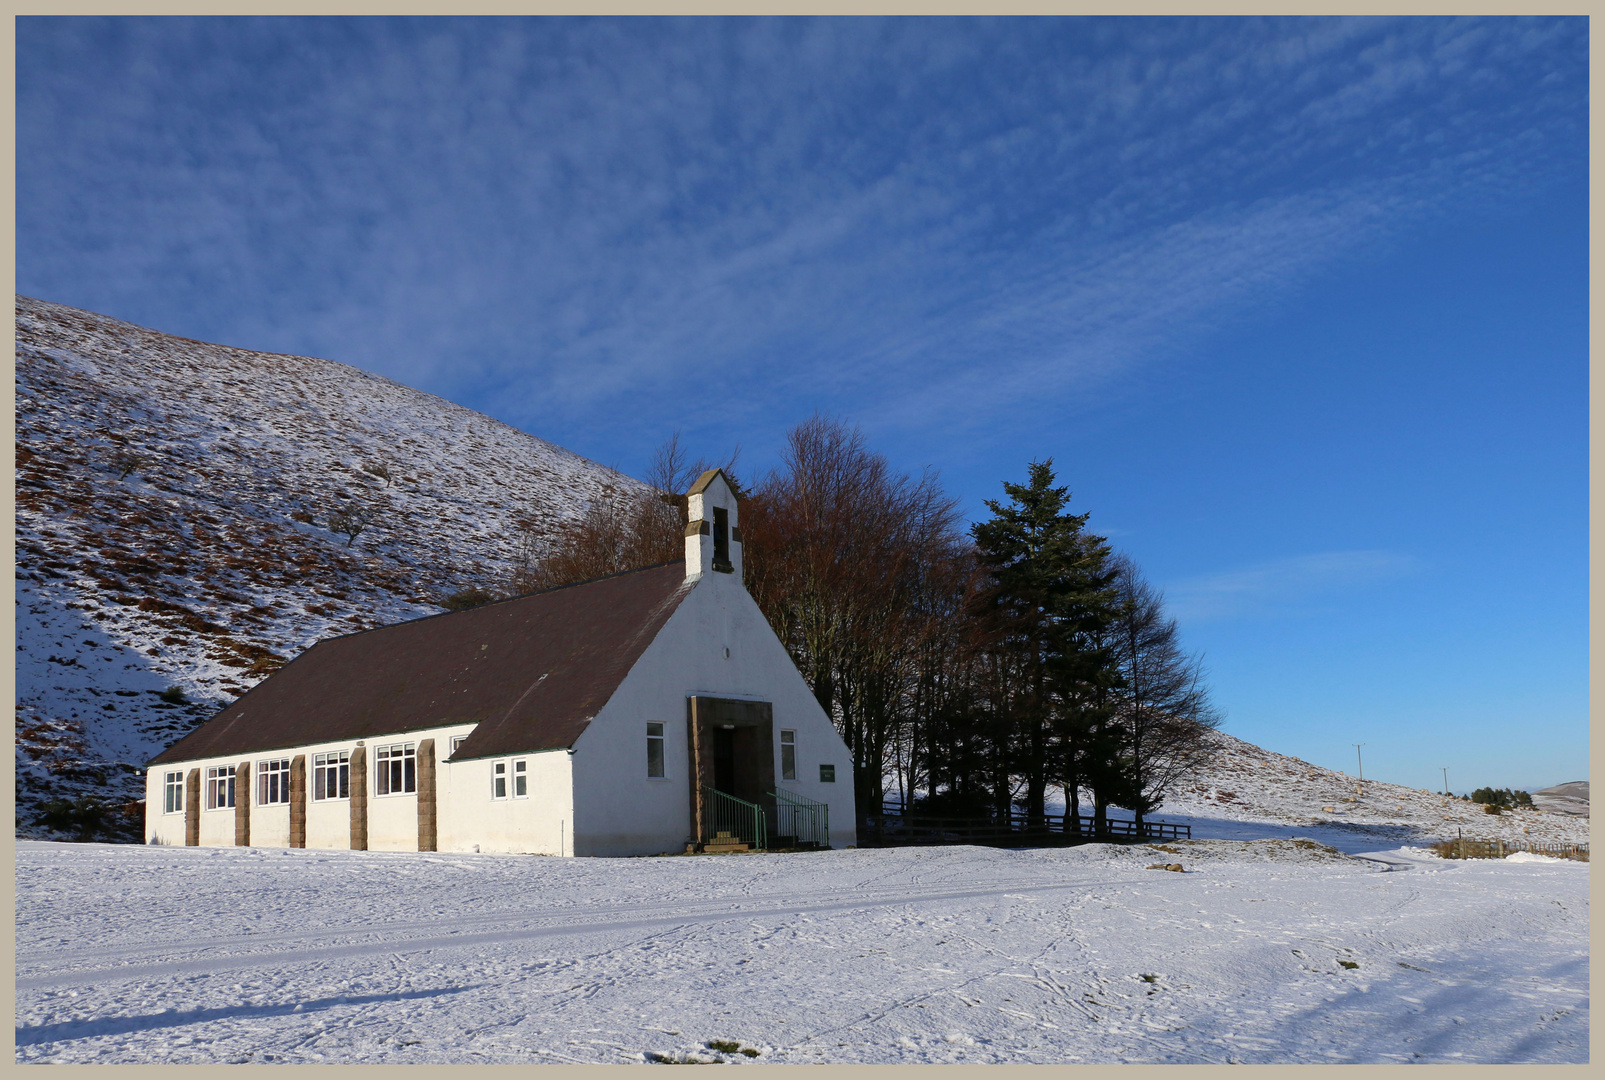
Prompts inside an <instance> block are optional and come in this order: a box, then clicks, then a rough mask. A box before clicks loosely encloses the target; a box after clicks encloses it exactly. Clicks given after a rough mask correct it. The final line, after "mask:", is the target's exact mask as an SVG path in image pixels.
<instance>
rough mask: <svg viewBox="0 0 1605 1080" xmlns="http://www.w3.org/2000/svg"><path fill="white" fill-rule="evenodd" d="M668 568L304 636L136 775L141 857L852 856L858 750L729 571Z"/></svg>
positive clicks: (720, 477) (731, 518)
mask: <svg viewBox="0 0 1605 1080" xmlns="http://www.w3.org/2000/svg"><path fill="white" fill-rule="evenodd" d="M689 517H690V521H691V523H690V524H689V525H688V526H687V527H686V537H685V556H686V557H685V561H684V562H674V563H667V564H664V565H660V566H653V567H648V568H646V569H642V570H633V571H629V572H626V573H621V574H614V575H612V576H610V577H605V578H599V579H597V580H595V581H589V582H584V583H582V584H578V585H570V586H566V587H563V588H558V589H549V590H546V591H544V592H538V593H532V594H530V595H527V596H520V597H515V598H513V599H510V600H502V601H499V602H495V603H490V604H485V605H483V606H481V607H476V608H472V609H470V610H467V611H458V612H450V613H446V614H442V615H434V616H430V617H427V618H422V619H416V620H413V621H411V622H405V623H398V624H396V625H393V626H386V627H381V628H378V629H375V630H367V631H363V632H360V633H355V634H350V635H346V636H344V637H338V638H331V639H328V640H326V641H320V642H319V643H317V644H316V645H314V646H313V647H312V648H310V649H308V650H307V651H306V652H304V653H302V654H301V655H300V656H298V657H297V658H296V659H295V660H293V661H292V662H290V663H289V664H286V665H285V666H284V667H283V668H281V669H280V670H279V671H278V672H276V673H275V674H273V675H271V676H269V677H268V678H267V679H265V680H263V682H261V683H260V684H259V685H257V686H256V687H255V688H253V689H252V690H250V691H249V692H247V693H246V694H245V695H244V696H242V697H241V698H240V699H239V700H238V701H236V702H234V704H233V705H231V706H229V707H228V708H227V709H225V710H224V711H223V712H221V713H219V714H218V715H217V716H216V717H214V718H212V719H211V720H209V721H207V722H206V723H205V724H203V725H202V726H200V727H199V728H197V729H196V730H195V731H193V732H191V733H190V734H189V735H187V736H185V737H184V738H183V739H181V740H179V741H178V742H177V743H175V744H174V745H173V746H171V747H170V748H168V749H167V750H166V751H164V752H163V753H161V754H159V755H157V756H156V757H155V758H154V759H152V760H151V762H150V764H149V771H148V774H147V777H146V801H145V807H146V809H145V826H146V827H145V834H146V839H147V840H148V842H150V843H152V844H172V845H190V846H197V845H198V846H209V847H218V846H236V845H239V846H250V845H254V846H260V847H310V848H352V849H357V850H368V849H371V850H385V851H460V852H467V851H485V852H527V853H536V854H546V855H647V854H656V853H661V852H678V851H684V850H687V849H688V846H690V847H692V848H694V849H696V850H712V851H719V850H742V849H743V848H750V847H768V848H777V847H794V846H830V847H846V846H851V845H853V844H855V843H856V835H855V820H854V805H853V770H852V759H851V757H850V755H849V752H848V749H847V746H846V744H845V743H843V741H842V739H841V737H840V736H839V735H838V734H837V732H836V729H835V726H834V725H833V724H832V723H831V721H830V718H829V717H828V716H826V715H825V712H824V710H823V709H821V708H820V706H819V703H818V702H817V701H816V700H815V698H814V695H813V694H812V692H811V691H810V690H809V688H808V685H807V683H805V682H804V681H803V678H802V676H801V675H800V674H799V673H798V671H797V668H796V666H795V665H794V664H793V663H792V660H791V657H790V656H789V655H788V654H787V652H786V650H785V647H784V646H782V645H781V643H780V640H779V639H778V638H776V636H775V634H774V632H773V630H771V629H770V627H769V623H768V622H767V620H765V618H764V616H763V613H762V612H760V611H759V609H758V605H757V604H756V603H755V602H754V601H753V599H752V597H751V596H750V595H748V593H747V590H746V588H745V587H744V586H743V584H742V578H741V532H740V528H739V526H738V523H737V505H736V497H735V494H734V492H733V491H732V490H731V488H730V485H729V483H728V482H727V480H726V479H725V477H724V474H723V473H721V472H720V471H718V470H712V471H710V472H707V473H704V474H703V476H702V477H701V478H699V479H698V481H697V483H696V484H695V485H694V486H693V487H692V489H691V491H690V494H689Z"/></svg>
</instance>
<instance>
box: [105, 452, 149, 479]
mask: <svg viewBox="0 0 1605 1080" xmlns="http://www.w3.org/2000/svg"><path fill="white" fill-rule="evenodd" d="M107 461H108V462H109V463H110V465H111V467H112V468H113V469H116V470H117V479H119V480H126V479H128V474H129V473H131V472H133V471H134V470H135V469H140V468H143V467H144V466H145V459H144V458H143V457H141V456H140V455H138V454H136V453H134V452H133V451H132V450H127V449H121V448H119V449H117V450H114V451H112V454H111V457H109V458H108V459H107Z"/></svg>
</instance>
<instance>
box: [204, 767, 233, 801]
mask: <svg viewBox="0 0 1605 1080" xmlns="http://www.w3.org/2000/svg"><path fill="white" fill-rule="evenodd" d="M206 808H207V809H208V810H232V809H234V766H233V765H214V766H212V767H211V768H209V769H207V770H206Z"/></svg>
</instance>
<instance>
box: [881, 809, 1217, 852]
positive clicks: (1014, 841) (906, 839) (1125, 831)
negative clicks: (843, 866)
mask: <svg viewBox="0 0 1605 1080" xmlns="http://www.w3.org/2000/svg"><path fill="white" fill-rule="evenodd" d="M1065 821H1066V815H1064V814H1047V815H1044V817H1043V820H1042V821H1041V822H1040V823H1038V824H1033V823H1032V822H1031V821H1030V820H1029V818H1028V817H1027V816H1026V815H1025V814H1011V815H1009V817H1008V818H1006V819H1005V818H955V817H933V816H929V815H925V814H901V813H895V812H894V813H882V814H870V815H866V816H865V817H862V818H860V819H859V822H858V844H859V846H860V847H906V846H913V845H921V844H981V845H984V846H988V847H1056V846H1063V845H1069V844H1085V843H1088V842H1091V841H1098V840H1102V841H1111V840H1132V841H1136V840H1189V839H1191V838H1192V835H1193V830H1192V826H1190V825H1181V824H1177V823H1175V822H1170V821H1144V822H1143V823H1142V825H1141V827H1139V826H1138V825H1137V823H1136V822H1134V821H1126V820H1122V819H1118V818H1110V819H1108V820H1107V821H1105V823H1104V829H1103V831H1102V833H1100V832H1099V831H1098V828H1097V822H1096V821H1095V820H1094V819H1093V818H1091V817H1085V816H1082V817H1072V818H1070V819H1069V826H1068V827H1066V824H1065Z"/></svg>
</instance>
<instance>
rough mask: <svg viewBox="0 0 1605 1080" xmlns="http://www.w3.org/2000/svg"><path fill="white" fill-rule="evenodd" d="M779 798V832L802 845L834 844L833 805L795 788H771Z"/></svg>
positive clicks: (773, 795)
mask: <svg viewBox="0 0 1605 1080" xmlns="http://www.w3.org/2000/svg"><path fill="white" fill-rule="evenodd" d="M769 795H770V797H771V798H773V799H774V800H775V835H776V836H790V837H793V838H794V841H795V842H796V843H797V844H799V845H801V844H817V845H819V846H820V847H822V848H828V847H830V805H829V804H828V803H822V802H816V801H814V800H813V799H810V798H808V797H807V796H805V795H798V794H797V793H796V792H792V791H771V792H770V793H769Z"/></svg>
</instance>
